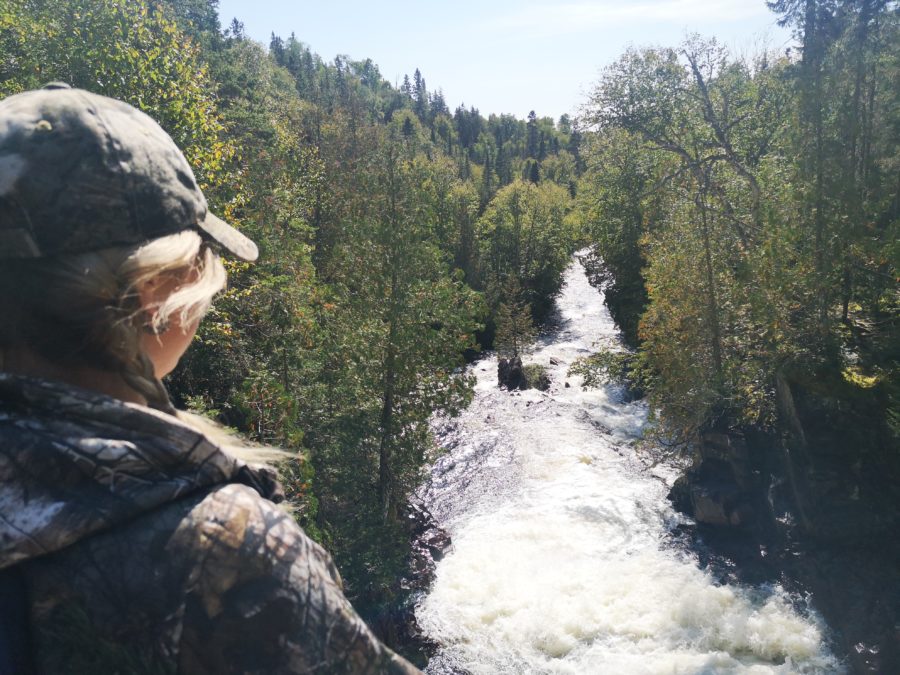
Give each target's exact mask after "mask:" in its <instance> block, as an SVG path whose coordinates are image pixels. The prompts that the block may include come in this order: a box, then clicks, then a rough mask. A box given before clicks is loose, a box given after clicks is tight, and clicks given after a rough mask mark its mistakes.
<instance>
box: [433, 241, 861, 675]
mask: <svg viewBox="0 0 900 675" xmlns="http://www.w3.org/2000/svg"><path fill="white" fill-rule="evenodd" d="M618 340H619V336H618V330H617V328H616V326H615V324H614V322H613V321H612V319H611V318H610V316H609V313H608V311H607V309H606V307H605V306H604V304H603V296H602V293H601V292H598V290H597V289H595V288H594V287H592V286H591V285H590V284H589V282H588V280H587V278H586V276H585V273H584V270H583V268H582V266H581V265H580V264H579V263H578V260H577V257H576V259H575V260H573V263H572V264H571V266H570V267H569V269H568V270H567V272H566V278H565V285H564V287H563V290H562V293H561V295H560V297H559V298H558V300H557V317H556V321H555V322H554V325H553V327H552V328H551V329H550V330H548V331H547V332H546V333H545V334H543V335H542V336H541V337H540V338H539V339H538V341H537V342H536V343H535V344H534V345H533V347H532V349H531V350H530V352H529V353H528V355H527V356H526V357H525V359H524V360H525V361H526V363H528V362H531V363H538V364H542V365H545V366H547V368H548V372H549V375H550V377H551V381H552V384H551V387H550V389H549V390H548V391H546V392H540V391H537V390H534V389H529V390H525V391H515V392H510V391H506V390H504V389H500V388H499V387H498V385H497V358H496V357H495V356H488V357H486V358H483V359H481V360H479V361H477V362H476V363H474V364H472V365H471V366H470V368H471V372H472V374H473V375H475V376H476V378H477V384H476V394H475V400H474V401H473V403H472V405H471V406H469V408H468V409H467V410H465V411H464V412H463V413H462V414H461V415H460V416H459V417H457V418H454V419H438V420H436V421H435V432H436V436H437V437H438V439H439V442H440V444H441V446H442V447H443V448H444V450H445V453H444V454H442V455H441V456H440V458H439V459H438V460H437V461H436V462H435V463H434V465H433V467H432V469H431V472H430V476H429V479H428V480H427V482H426V483H425V484H424V485H423V486H422V488H421V489H420V491H419V497H420V498H421V500H422V501H423V502H424V503H425V505H426V506H427V508H428V509H429V510H430V511H431V513H432V515H433V516H434V518H435V519H436V521H437V523H438V524H439V525H440V526H441V527H442V528H443V529H445V530H446V531H447V532H448V533H449V534H450V537H451V539H452V546H451V547H450V548H449V549H448V550H447V551H446V552H445V555H444V556H443V557H442V558H441V559H440V560H439V561H438V563H437V567H436V574H435V580H434V583H433V585H432V587H431V589H430V591H429V592H428V593H427V594H426V595H424V596H423V597H422V598H421V599H420V601H419V603H418V606H417V611H416V618H417V621H418V623H419V625H420V627H421V629H422V630H423V632H424V633H425V635H426V636H427V637H428V638H429V639H430V640H432V641H433V642H435V643H436V644H438V645H439V648H438V650H437V652H436V654H435V655H434V656H433V658H431V660H430V662H429V664H428V667H427V671H426V672H428V673H430V674H431V675H439V674H450V673H472V674H478V673H485V674H486V673H554V674H555V673H573V674H576V673H577V674H582V673H629V674H644V673H646V674H651V673H660V674H662V673H666V674H672V673H754V674H760V675H762V674H763V673H835V672H842V671H843V668H842V664H841V662H840V661H839V660H838V659H837V658H836V657H835V656H834V655H833V653H832V651H831V649H830V646H829V638H828V635H829V631H828V628H827V627H826V626H825V625H824V623H823V621H822V620H821V618H820V617H819V616H818V615H817V614H816V613H815V612H814V611H812V610H811V609H810V607H809V604H808V599H807V598H805V597H802V596H800V595H799V594H797V593H793V594H791V593H788V592H787V591H785V590H784V589H783V588H782V587H781V586H779V585H778V584H777V583H763V584H756V585H751V584H741V583H736V582H731V583H726V582H723V580H722V579H721V578H718V577H717V576H716V575H714V574H713V573H712V572H710V571H709V570H708V569H704V568H703V567H702V566H701V564H700V562H699V560H698V557H697V555H696V554H695V553H694V552H692V550H691V547H689V546H685V545H683V544H682V543H681V542H680V539H679V537H678V536H677V535H676V534H675V531H676V530H677V529H678V528H679V526H689V525H690V523H689V521H688V520H687V519H686V518H685V517H684V516H682V515H680V514H678V513H676V512H675V511H674V510H673V509H672V507H671V504H670V503H669V501H668V500H667V499H666V495H667V493H668V491H669V489H670V487H671V485H672V483H673V482H674V480H675V478H676V477H677V476H678V474H679V467H678V465H677V462H676V461H675V460H674V459H670V458H666V457H665V456H664V455H663V454H662V453H661V452H660V451H659V450H657V449H654V448H653V447H648V444H647V443H644V442H642V440H641V438H642V431H643V429H644V428H645V426H646V424H647V418H648V410H647V406H646V404H645V403H644V402H642V401H634V402H630V401H628V397H627V395H626V392H624V391H623V390H622V389H621V388H620V387H618V386H615V385H609V386H606V387H603V388H600V389H593V390H585V389H582V387H581V379H580V377H578V376H568V375H567V371H568V368H569V367H570V365H571V364H572V363H573V362H574V361H575V360H576V359H578V358H579V357H582V356H585V355H587V354H589V353H590V352H591V351H595V350H596V349H598V348H599V347H603V346H607V347H608V346H613V345H615V344H617V343H618Z"/></svg>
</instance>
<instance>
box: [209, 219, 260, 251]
mask: <svg viewBox="0 0 900 675" xmlns="http://www.w3.org/2000/svg"><path fill="white" fill-rule="evenodd" d="M197 226H198V227H199V228H200V229H201V230H203V231H204V232H206V234H208V235H209V236H210V237H211V238H212V239H213V240H215V241H216V242H217V243H218V244H219V245H220V246H222V248H224V249H225V250H226V251H228V252H229V253H231V254H232V255H234V256H235V257H236V258H240V259H241V260H246V261H247V262H253V261H254V260H256V259H257V258H258V257H259V249H258V248H256V244H254V243H253V242H252V241H251V240H250V239H248V238H247V237H245V236H244V235H243V234H241V233H240V232H238V231H237V230H236V229H234V228H233V227H232V226H231V225H229V224H228V223H226V222H225V221H224V220H222V219H221V218H219V217H218V216H215V215H213V214H212V213H207V214H206V218H204V219H203V222H202V223H198V224H197Z"/></svg>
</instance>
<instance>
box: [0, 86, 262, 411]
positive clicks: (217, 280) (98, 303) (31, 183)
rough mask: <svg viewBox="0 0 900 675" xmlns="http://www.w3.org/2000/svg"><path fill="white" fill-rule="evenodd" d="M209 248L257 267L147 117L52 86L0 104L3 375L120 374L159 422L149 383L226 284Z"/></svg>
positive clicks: (160, 398) (159, 403) (157, 390)
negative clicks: (45, 370)
mask: <svg viewBox="0 0 900 675" xmlns="http://www.w3.org/2000/svg"><path fill="white" fill-rule="evenodd" d="M207 243H212V244H214V245H216V246H217V247H218V248H221V249H222V250H224V251H227V252H229V253H231V254H232V255H234V256H235V257H237V258H241V259H243V260H254V259H255V258H256V255H257V250H256V245H255V244H254V243H253V242H252V241H250V240H249V239H247V238H246V237H245V236H243V235H242V234H241V233H240V232H238V231H237V230H235V229H234V228H232V227H231V226H230V225H228V224H227V223H225V222H224V221H222V220H220V219H219V218H217V217H216V216H214V215H213V214H212V213H210V212H209V211H208V209H207V204H206V199H205V198H204V196H203V193H202V192H201V191H200V188H199V187H198V185H197V183H196V180H195V179H194V176H193V173H192V171H191V168H190V165H189V164H188V162H187V160H186V159H185V158H184V155H182V154H181V151H180V150H179V149H178V147H177V146H176V145H175V143H174V142H173V141H172V139H171V138H170V137H169V136H168V135H167V134H166V133H165V132H164V131H163V130H162V129H161V128H160V127H159V125H158V124H156V122H154V121H153V120H152V119H151V118H149V117H148V116H147V115H145V114H143V113H141V112H140V111H138V110H136V109H134V108H132V107H131V106H129V105H126V104H125V103H122V102H120V101H115V100H113V99H109V98H106V97H103V96H98V95H96V94H91V93H89V92H86V91H82V90H78V89H71V88H69V87H68V86H66V85H61V84H54V85H48V86H47V87H45V88H44V89H41V90H37V91H30V92H25V93H23V94H18V95H16V96H10V97H8V98H6V99H4V100H2V101H0V369H5V370H9V369H18V370H20V371H23V370H24V371H25V372H29V369H28V368H27V367H23V366H22V363H23V361H26V360H27V359H28V358H32V357H33V358H35V359H41V360H42V361H43V362H44V363H45V364H49V365H50V366H52V367H54V368H57V369H60V368H61V369H64V371H65V369H69V371H68V372H73V369H79V368H81V369H84V368H88V369H93V370H94V371H96V372H98V373H99V372H103V373H117V374H119V375H121V377H122V378H123V379H124V380H125V382H127V385H128V386H129V387H130V388H131V390H133V391H134V392H137V393H138V394H139V395H140V397H141V398H143V399H144V400H146V401H147V402H148V403H149V404H150V405H153V406H154V407H157V408H161V409H166V410H170V409H171V405H170V404H169V402H168V397H167V396H166V393H165V389H164V388H163V386H162V384H161V383H160V381H159V378H160V377H162V376H163V375H165V374H166V373H167V372H168V371H169V370H171V369H172V368H173V367H174V365H175V363H177V361H178V358H179V357H180V356H181V353H183V351H184V349H185V348H186V346H187V344H188V343H189V342H190V338H191V336H192V335H193V332H194V331H195V330H196V326H197V322H198V321H199V318H200V317H201V316H202V314H203V313H204V312H205V311H206V309H207V308H208V307H209V303H210V302H211V300H212V297H213V295H215V293H216V292H218V291H219V290H220V289H221V288H222V287H223V286H224V284H225V271H224V269H223V267H222V264H221V262H220V261H219V260H218V257H217V256H216V255H215V254H214V253H213V252H212V251H211V250H210V248H209V247H208V246H207ZM17 359H18V363H17V362H16V361H17ZM33 370H34V369H33V368H32V369H31V371H33ZM64 374H65V372H64ZM82 379H84V378H82Z"/></svg>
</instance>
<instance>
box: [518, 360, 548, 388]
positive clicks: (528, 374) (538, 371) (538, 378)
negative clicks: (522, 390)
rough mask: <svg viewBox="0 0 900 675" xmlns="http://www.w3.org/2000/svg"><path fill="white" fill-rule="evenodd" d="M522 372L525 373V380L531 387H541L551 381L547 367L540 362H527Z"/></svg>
mask: <svg viewBox="0 0 900 675" xmlns="http://www.w3.org/2000/svg"><path fill="white" fill-rule="evenodd" d="M522 372H523V374H524V375H525V382H527V383H528V387H529V388H531V389H541V388H542V386H543V384H544V383H547V382H549V381H550V377H549V375H548V374H547V367H546V366H543V365H541V364H540V363H526V364H525V365H524V366H522Z"/></svg>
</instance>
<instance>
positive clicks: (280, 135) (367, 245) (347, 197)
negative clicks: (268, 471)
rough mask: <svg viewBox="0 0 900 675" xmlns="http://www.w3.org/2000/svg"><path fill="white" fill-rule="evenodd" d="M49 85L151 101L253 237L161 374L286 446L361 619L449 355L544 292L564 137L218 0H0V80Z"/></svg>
mask: <svg viewBox="0 0 900 675" xmlns="http://www.w3.org/2000/svg"><path fill="white" fill-rule="evenodd" d="M51 80H62V81H65V82H68V83H70V84H72V85H74V86H78V87H82V88H85V89H89V90H92V91H95V92H98V93H102V94H106V95H110V96H114V97H116V98H120V99H123V100H126V101H128V102H130V103H131V104H133V105H135V106H137V107H138V108H140V109H142V110H145V111H146V112H148V113H149V114H150V115H152V116H153V117H154V118H155V119H157V120H159V121H160V123H161V124H162V125H163V126H164V127H165V128H166V129H167V130H168V131H169V132H170V133H171V134H172V136H173V137H174V138H175V140H176V141H177V142H178V143H179V145H180V146H181V147H182V148H183V149H184V150H185V151H186V154H187V155H188V158H189V159H190V161H191V162H192V164H193V166H194V169H195V173H196V174H197V177H198V180H199V181H200V183H201V184H202V187H203V189H204V191H205V193H206V194H207V196H208V198H209V200H210V203H211V207H212V208H213V209H214V210H215V211H216V212H217V213H218V214H220V215H222V216H223V217H225V218H226V219H227V220H229V221H230V222H233V223H235V224H237V225H238V226H239V227H241V228H242V229H243V230H244V231H245V232H247V233H248V234H249V236H251V237H252V238H253V239H254V240H255V241H256V242H257V243H258V244H259V246H260V250H261V255H260V261H259V262H258V263H257V264H254V265H244V264H237V263H229V272H230V282H229V288H228V291H227V292H226V293H225V295H224V296H223V297H222V298H221V299H220V300H219V301H218V302H217V303H216V305H215V307H214V309H213V310H212V312H211V314H210V316H208V317H207V319H206V321H205V322H204V324H203V325H202V327H201V330H200V333H199V336H198V338H197V340H196V343H195V345H194V347H193V349H192V350H191V351H190V352H189V354H188V356H187V357H186V359H185V361H184V362H183V364H182V367H181V368H180V369H179V371H178V373H177V374H176V375H175V376H174V377H173V378H172V380H171V381H170V382H169V387H170V389H171V391H172V393H173V395H174V397H175V398H176V400H177V402H178V403H179V404H180V405H182V406H190V407H192V408H194V409H198V410H201V411H205V412H207V413H208V414H210V415H214V416H216V417H218V419H220V420H221V421H223V422H225V423H226V424H228V425H230V426H233V427H235V428H237V429H239V430H240V431H242V432H244V433H246V434H249V435H250V436H251V437H252V438H254V439H255V440H258V441H260V442H263V443H268V444H274V445H278V446H282V447H285V448H288V449H291V450H297V451H301V452H302V455H301V456H300V458H299V459H298V460H297V461H296V462H293V463H291V464H289V465H288V466H286V467H285V472H286V479H287V481H286V482H287V488H288V490H289V492H290V493H291V496H292V497H293V499H294V502H295V503H296V504H297V505H298V511H297V513H298V518H299V519H300V521H301V523H302V525H303V526H304V527H305V528H306V529H307V531H308V532H310V533H311V534H312V535H313V536H315V537H316V538H318V539H319V540H320V541H321V542H323V543H324V544H325V545H326V546H327V547H328V548H330V549H331V551H332V552H333V553H334V555H335V557H336V559H337V561H338V564H339V567H340V568H341V571H342V574H343V575H344V577H345V581H346V583H347V586H348V591H349V594H350V595H351V597H352V598H354V599H355V600H356V601H357V602H359V603H361V604H362V609H363V611H368V612H369V613H370V616H371V614H372V613H373V612H375V611H377V610H376V606H377V605H378V604H379V603H380V602H386V601H388V600H390V597H391V594H392V593H393V592H394V591H395V590H396V582H397V578H398V576H399V571H400V567H401V565H402V562H403V558H404V556H405V554H406V551H407V548H408V547H407V544H408V542H407V541H406V540H405V534H404V531H403V529H402V527H401V526H400V524H399V523H398V520H399V518H398V509H399V508H400V506H401V505H402V503H403V501H404V499H405V497H406V496H407V495H408V493H409V492H410V490H411V489H413V488H414V486H416V485H417V483H418V482H419V480H420V478H421V476H420V470H421V469H422V467H423V465H424V463H425V461H426V458H427V456H428V453H429V451H430V449H431V439H430V435H429V426H428V421H429V418H430V417H431V415H432V414H433V413H435V412H438V411H439V412H444V413H452V412H453V411H455V410H458V409H459V408H460V407H461V406H464V405H466V403H467V402H468V400H469V399H470V397H471V395H472V383H471V381H470V380H469V378H467V377H466V376H465V375H464V371H463V369H462V368H461V366H462V365H463V364H464V356H465V355H467V354H468V355H471V354H473V353H475V351H476V350H477V349H478V348H479V344H478V342H479V341H480V342H481V346H483V347H485V346H490V343H491V340H492V338H493V331H494V323H495V322H494V317H495V316H496V315H497V313H498V312H501V313H502V312H503V311H505V310H506V308H507V307H508V306H515V307H517V308H521V307H529V308H530V310H531V311H530V313H529V316H528V317H527V322H526V323H527V324H528V325H527V326H525V327H523V330H527V329H530V326H531V325H532V324H535V323H540V322H541V321H543V320H544V318H545V317H546V315H547V312H548V311H549V308H550V305H551V300H552V297H553V295H554V294H555V293H556V292H557V291H558V289H559V287H560V284H561V275H562V271H563V269H564V267H565V266H566V264H567V262H568V259H569V256H570V253H571V251H572V250H573V248H574V246H575V239H576V237H575V234H574V229H573V224H572V216H571V212H572V209H573V204H574V202H573V195H574V194H575V192H576V185H577V181H578V176H579V172H580V170H581V158H580V143H581V135H580V133H579V132H578V131H577V130H576V129H575V128H574V127H573V126H572V124H571V122H570V120H568V119H567V118H565V117H564V118H562V119H561V120H559V122H558V123H554V121H553V120H551V119H548V118H538V117H537V116H536V115H534V114H532V115H530V116H529V118H528V119H527V120H517V119H515V118H514V117H512V116H509V115H501V116H494V115H492V116H490V117H488V118H484V117H483V116H482V115H480V113H479V112H478V111H477V110H475V109H474V108H465V107H463V106H460V107H458V108H457V109H456V110H454V111H453V112H452V113H451V112H450V109H449V108H448V106H447V104H446V102H445V101H444V98H443V95H442V94H441V92H440V90H437V91H431V92H430V91H429V90H428V89H427V88H426V84H425V80H424V78H423V77H422V75H421V74H420V73H419V72H418V71H416V72H415V74H414V76H413V78H412V80H409V79H408V78H407V79H406V80H404V82H403V85H402V86H401V87H399V88H395V87H394V86H392V85H391V84H390V83H389V82H387V81H386V80H385V79H384V78H383V77H382V76H381V74H380V73H379V71H378V68H377V66H376V65H375V64H374V63H372V61H371V60H365V61H352V60H350V59H348V58H346V57H343V56H339V57H336V58H335V59H334V61H332V62H326V61H324V60H323V59H322V58H320V57H319V56H318V55H316V54H314V53H312V52H311V51H310V49H309V48H308V47H306V46H305V45H303V44H302V43H301V42H299V41H298V40H297V39H296V38H295V37H294V36H293V35H292V36H291V37H289V38H288V39H286V40H283V39H281V38H278V37H275V36H273V38H272V40H271V44H270V45H269V46H268V49H266V48H265V47H264V46H262V45H260V44H258V43H256V42H254V41H252V40H250V39H248V38H247V37H246V36H245V34H244V30H243V27H242V26H241V24H240V23H239V22H237V21H234V22H233V23H232V24H231V26H230V27H229V28H228V29H226V30H224V31H223V30H221V26H220V22H219V17H218V15H217V2H216V0H167V1H165V2H161V3H153V2H149V1H148V0H133V1H129V2H115V1H113V0H0V95H9V94H13V93H16V92H18V91H21V90H24V89H29V88H34V87H38V86H41V85H43V84H45V83H46V82H48V81H51ZM512 296H514V297H512ZM520 318H521V317H520Z"/></svg>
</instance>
